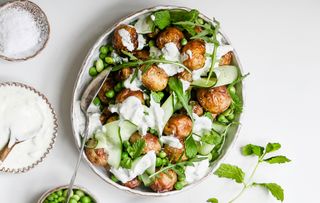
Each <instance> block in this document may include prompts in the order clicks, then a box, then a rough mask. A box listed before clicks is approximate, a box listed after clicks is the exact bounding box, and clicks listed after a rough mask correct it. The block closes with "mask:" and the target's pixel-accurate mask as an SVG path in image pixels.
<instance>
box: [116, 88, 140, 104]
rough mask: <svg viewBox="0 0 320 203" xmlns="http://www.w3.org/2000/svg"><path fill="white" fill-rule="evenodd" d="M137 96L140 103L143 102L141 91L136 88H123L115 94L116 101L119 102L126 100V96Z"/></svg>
mask: <svg viewBox="0 0 320 203" xmlns="http://www.w3.org/2000/svg"><path fill="white" fill-rule="evenodd" d="M131 96H134V97H137V98H138V99H140V101H141V103H144V99H143V92H141V91H139V90H137V91H132V90H130V89H123V90H121V92H119V93H118V94H117V96H116V103H121V102H123V101H124V100H126V98H128V97H131Z"/></svg>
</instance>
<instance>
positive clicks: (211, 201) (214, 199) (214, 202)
mask: <svg viewBox="0 0 320 203" xmlns="http://www.w3.org/2000/svg"><path fill="white" fill-rule="evenodd" d="M207 202H210V203H219V201H218V199H217V198H214V197H213V198H210V199H208V200H207Z"/></svg>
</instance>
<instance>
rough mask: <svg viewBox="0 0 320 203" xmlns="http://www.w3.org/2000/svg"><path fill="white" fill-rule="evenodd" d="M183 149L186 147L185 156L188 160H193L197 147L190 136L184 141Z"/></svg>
mask: <svg viewBox="0 0 320 203" xmlns="http://www.w3.org/2000/svg"><path fill="white" fill-rule="evenodd" d="M184 144H185V147H186V155H187V157H188V158H193V157H195V156H196V155H197V153H198V150H197V145H196V142H195V141H194V139H193V137H192V135H189V137H187V139H186V141H185V143H184Z"/></svg>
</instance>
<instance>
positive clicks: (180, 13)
mask: <svg viewBox="0 0 320 203" xmlns="http://www.w3.org/2000/svg"><path fill="white" fill-rule="evenodd" d="M198 16H199V11H198V10H195V9H192V10H191V11H185V10H172V11H170V17H171V22H173V23H176V22H180V21H191V22H194V21H195V20H196V19H197V18H198Z"/></svg>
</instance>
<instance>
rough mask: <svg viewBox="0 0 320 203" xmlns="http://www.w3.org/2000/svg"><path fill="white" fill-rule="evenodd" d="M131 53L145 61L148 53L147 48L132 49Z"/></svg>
mask: <svg viewBox="0 0 320 203" xmlns="http://www.w3.org/2000/svg"><path fill="white" fill-rule="evenodd" d="M133 55H134V56H135V57H137V58H138V59H141V60H143V61H145V60H148V58H149V55H150V53H149V51H147V50H138V51H134V52H133Z"/></svg>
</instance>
